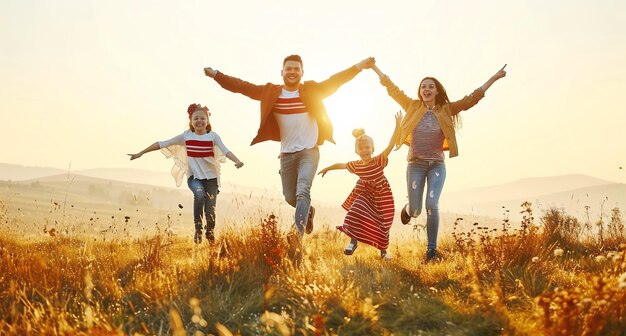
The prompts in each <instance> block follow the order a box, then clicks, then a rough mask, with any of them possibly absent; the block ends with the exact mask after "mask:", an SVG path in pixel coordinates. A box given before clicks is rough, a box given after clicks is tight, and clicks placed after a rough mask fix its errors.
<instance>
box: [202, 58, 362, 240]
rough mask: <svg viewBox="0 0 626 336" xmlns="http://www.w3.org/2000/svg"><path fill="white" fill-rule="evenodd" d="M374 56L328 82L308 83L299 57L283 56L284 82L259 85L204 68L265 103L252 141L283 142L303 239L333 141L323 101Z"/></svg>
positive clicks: (286, 191)
mask: <svg viewBox="0 0 626 336" xmlns="http://www.w3.org/2000/svg"><path fill="white" fill-rule="evenodd" d="M374 62H375V60H374V58H373V57H369V58H366V59H365V60H363V61H361V62H359V63H357V64H356V65H354V66H352V67H350V68H348V69H346V70H344V71H341V72H339V73H336V74H335V75H333V76H331V77H330V78H328V79H327V80H325V81H322V82H319V83H318V82H315V81H305V82H304V83H300V81H301V80H302V76H303V75H304V66H303V63H302V59H301V58H300V56H299V55H290V56H287V57H286V58H285V59H284V60H283V69H282V70H281V75H282V77H283V85H277V84H272V83H267V84H265V85H255V84H252V83H249V82H246V81H243V80H241V79H239V78H235V77H230V76H227V75H225V74H223V73H222V72H219V71H216V70H214V69H212V68H204V73H205V75H207V76H209V77H211V78H213V79H214V80H215V81H216V82H217V83H218V84H219V85H220V86H222V87H223V88H224V89H226V90H229V91H232V92H235V93H241V94H243V95H245V96H248V97H249V98H251V99H254V100H259V101H260V102H261V120H260V126H259V130H258V132H257V135H256V137H255V138H254V139H253V140H252V143H251V144H250V145H254V144H256V143H259V142H262V141H267V140H273V141H280V156H279V157H280V176H281V180H282V185H283V195H284V196H285V200H286V201H287V203H289V204H290V205H291V206H293V207H295V208H296V214H295V223H296V228H297V229H298V232H299V234H300V238H302V236H303V234H304V232H306V233H311V231H312V230H313V217H314V216H315V208H313V207H312V206H311V194H310V192H311V184H312V183H313V178H314V177H315V173H316V171H317V166H318V163H319V158H320V156H319V149H318V147H317V146H318V145H321V144H323V143H324V141H329V142H332V143H335V141H334V140H333V126H332V124H331V122H330V119H329V118H328V114H327V112H326V107H325V106H324V103H323V102H322V100H323V99H325V98H326V97H328V96H330V95H331V94H333V93H334V92H335V91H337V89H339V87H341V86H342V85H343V84H345V83H347V82H348V81H350V80H352V79H353V78H354V77H355V76H356V75H357V74H358V73H359V72H361V70H363V69H369V68H371V67H372V66H373V65H374Z"/></svg>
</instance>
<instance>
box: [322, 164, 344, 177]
mask: <svg viewBox="0 0 626 336" xmlns="http://www.w3.org/2000/svg"><path fill="white" fill-rule="evenodd" d="M337 169H346V164H345V163H335V164H334V165H330V166H328V167H326V168H324V169H322V170H320V172H319V173H317V175H322V177H324V175H326V173H328V172H329V171H330V170H337Z"/></svg>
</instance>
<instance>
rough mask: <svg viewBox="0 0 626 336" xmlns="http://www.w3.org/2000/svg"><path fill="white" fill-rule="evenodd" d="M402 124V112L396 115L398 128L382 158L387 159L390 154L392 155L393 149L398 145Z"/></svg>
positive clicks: (394, 131)
mask: <svg viewBox="0 0 626 336" xmlns="http://www.w3.org/2000/svg"><path fill="white" fill-rule="evenodd" d="M401 123H402V112H398V113H396V127H395V129H394V130H393V134H392V135H391V140H389V145H387V148H385V150H384V151H383V152H382V153H381V155H382V156H384V157H387V156H388V155H389V153H391V150H392V149H393V146H394V145H395V144H396V143H397V141H396V140H397V139H398V137H399V136H400V130H401V127H400V124H401Z"/></svg>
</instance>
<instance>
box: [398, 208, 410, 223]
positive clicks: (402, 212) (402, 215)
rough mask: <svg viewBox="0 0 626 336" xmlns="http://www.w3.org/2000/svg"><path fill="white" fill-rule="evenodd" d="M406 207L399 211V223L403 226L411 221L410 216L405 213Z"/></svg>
mask: <svg viewBox="0 0 626 336" xmlns="http://www.w3.org/2000/svg"><path fill="white" fill-rule="evenodd" d="M407 205H408V204H407ZM407 205H405V206H404V208H402V210H400V221H401V222H402V224H404V225H407V224H409V222H410V221H411V216H409V214H408V213H407V212H406V207H407Z"/></svg>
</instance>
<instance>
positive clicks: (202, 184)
mask: <svg viewBox="0 0 626 336" xmlns="http://www.w3.org/2000/svg"><path fill="white" fill-rule="evenodd" d="M187 185H188V186H189V189H191V192H193V222H194V224H195V226H196V229H202V215H203V210H204V215H205V216H206V229H207V231H212V230H213V229H214V228H215V204H216V203H217V194H218V193H219V189H218V187H217V179H216V178H212V179H208V180H207V179H202V180H199V179H197V178H194V177H193V175H192V176H190V177H189V178H188V179H187Z"/></svg>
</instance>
